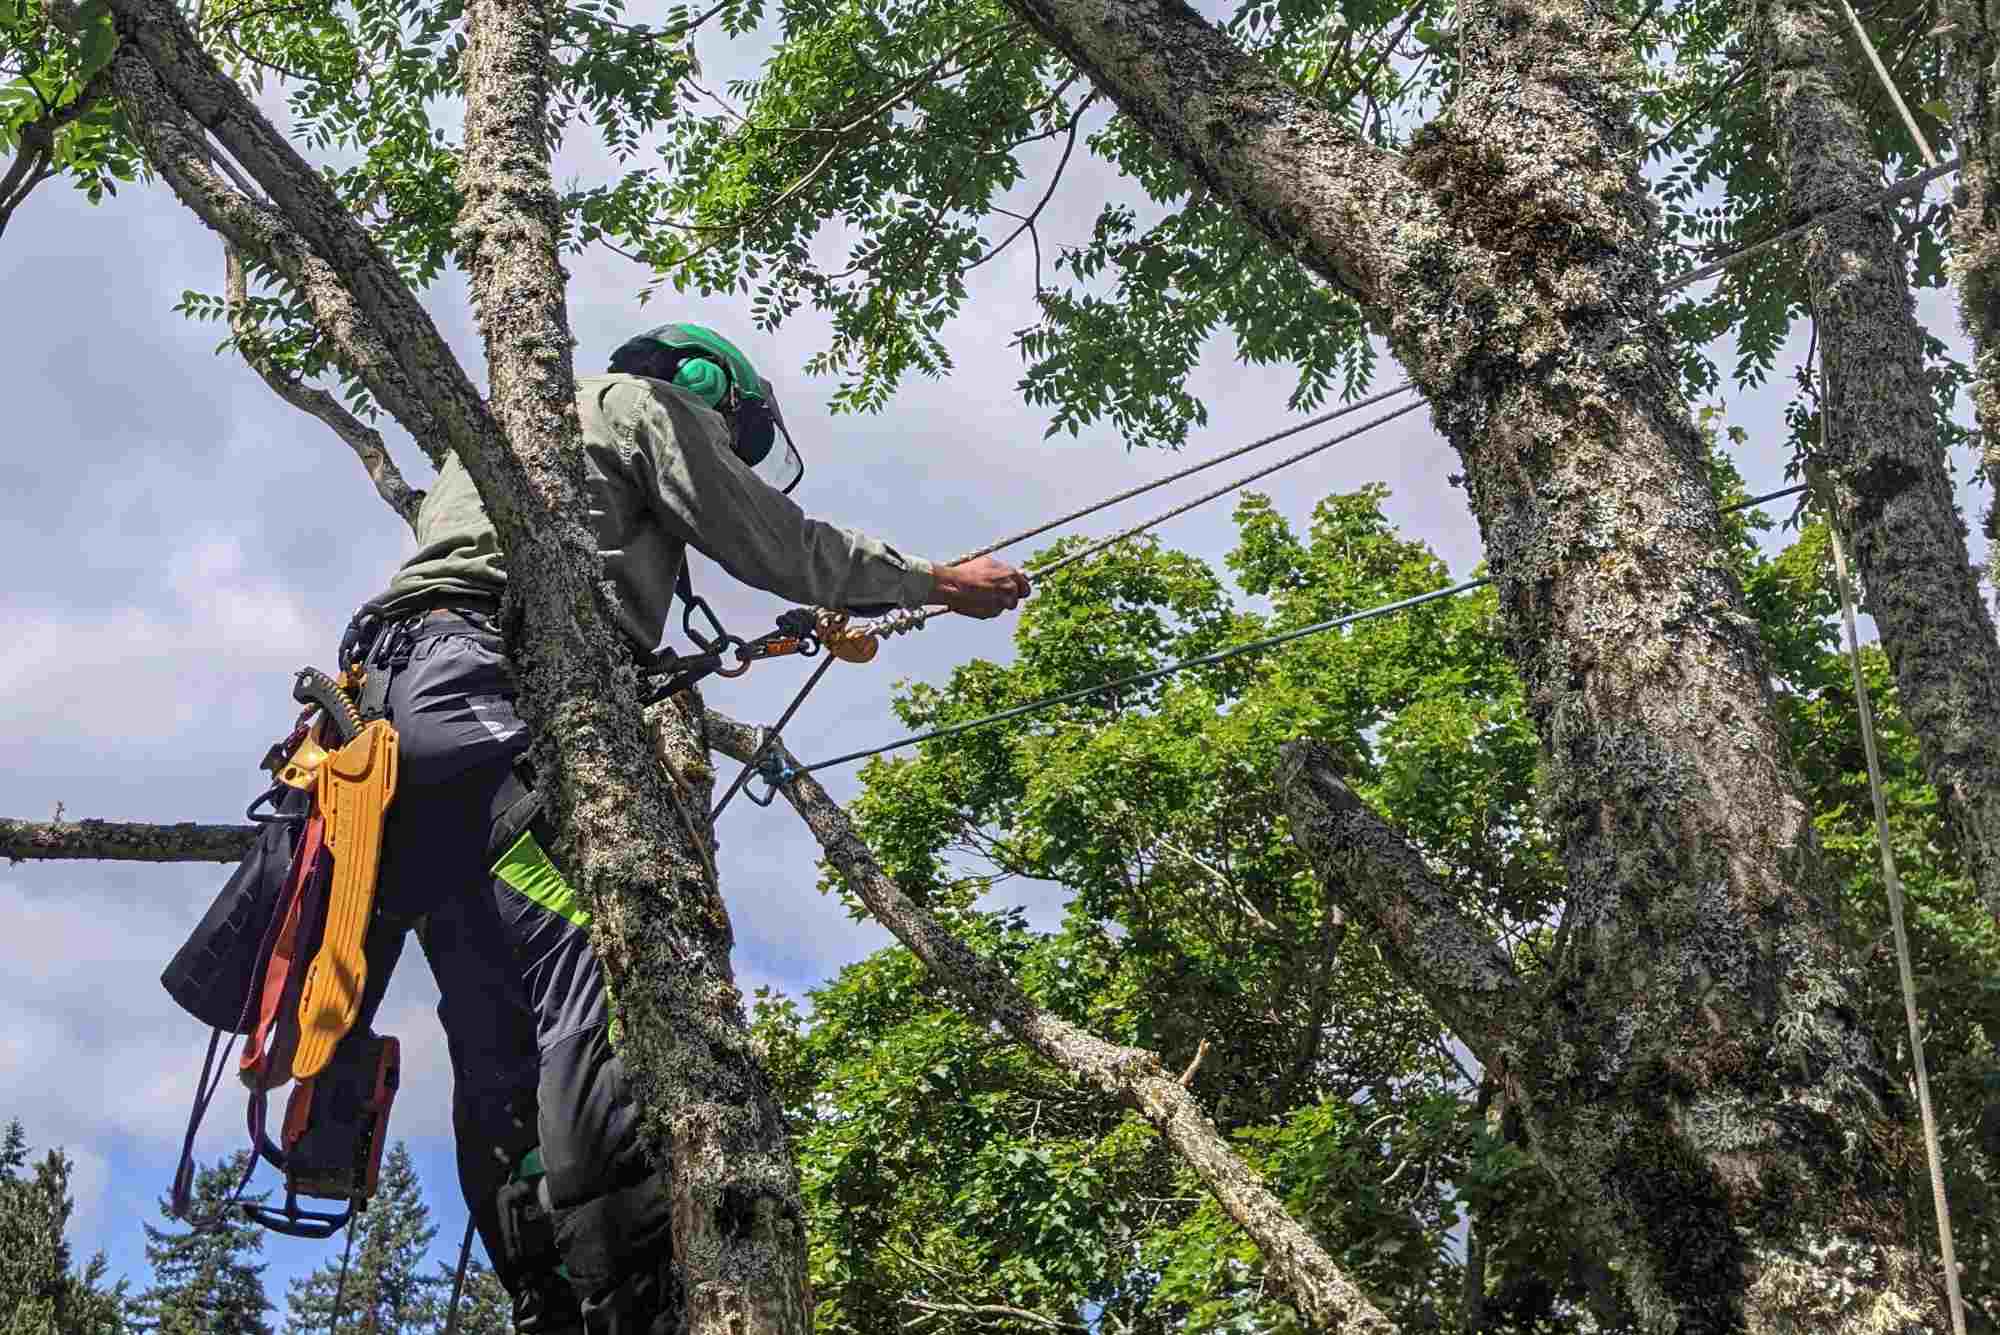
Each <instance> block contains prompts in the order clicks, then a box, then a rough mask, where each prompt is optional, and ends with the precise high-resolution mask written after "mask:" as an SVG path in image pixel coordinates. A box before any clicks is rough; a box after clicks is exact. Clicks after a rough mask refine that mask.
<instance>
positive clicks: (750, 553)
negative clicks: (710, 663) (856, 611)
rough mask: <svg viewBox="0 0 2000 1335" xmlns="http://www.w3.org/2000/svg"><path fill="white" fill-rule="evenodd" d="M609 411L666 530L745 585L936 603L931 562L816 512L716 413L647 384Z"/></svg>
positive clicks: (842, 600) (615, 397)
mask: <svg viewBox="0 0 2000 1335" xmlns="http://www.w3.org/2000/svg"><path fill="white" fill-rule="evenodd" d="M604 408H605V410H606V414H607V416H609V417H610V418H611V419H612V421H611V426H612V429H613V430H614V431H615V432H616V434H617V435H618V436H619V438H620V440H621V442H626V443H628V446H629V448H630V450H631V457H630V464H631V467H632V469H633V473H634V477H633V480H634V482H635V483H637V484H638V485H639V486H640V487H641V488H642V490H644V492H645V493H646V497H647V501H648V503H649V504H650V505H651V506H652V507H653V510H654V512H655V514H656V515H657V516H658V518H659V520H660V523H661V526H662V527H664V528H665V529H666V530H667V531H668V532H670V533H672V534H674V535H675V536H676V537H678V538H680V540H681V541H683V542H685V543H687V544H688V545H689V546H691V547H693V548H694V549H695V550H696V551H698V552H700V553H701V554H702V555H704V556H706V557H708V558H709V559H710V560H712V561H714V562H715V563H716V564H717V565H719V566H721V567H722V568H723V569H724V570H727V571H728V572H729V573H730V574H731V575H732V576H734V577H735V578H736V579H738V580H741V581H742V582H743V583H745V584H749V585H751V586H753V587H755V588H759V589H763V590H765V591H766V592H768V593H774V594H777V595H778V596H779V597H780V598H787V599H790V600H791V601H793V602H798V603H806V604H809V605H813V606H818V607H832V608H848V607H856V606H865V605H867V604H871V603H872V604H878V605H879V604H882V603H893V604H895V605H897V606H899V607H918V606H921V605H923V603H924V602H925V601H926V600H928V599H929V598H930V596H931V591H932V588H933V587H934V583H933V580H932V575H931V572H932V565H931V563H930V562H929V561H926V560H925V559H923V558H922V557H919V556H906V555H904V554H903V553H902V552H900V551H898V550H897V549H896V548H894V547H892V546H890V545H889V544H888V543H886V542H883V541H882V540H881V539H879V538H872V537H869V536H867V535H866V534H862V533H858V532H856V531H854V530H853V529H845V528H837V527H835V526H834V525H832V524H829V523H826V522H824V521H822V520H818V519H814V518H811V517H810V516H808V515H807V514H806V512H805V511H804V510H802V509H800V508H799V506H798V504H797V503H796V502H794V501H793V500H792V499H791V498H790V497H788V496H786V495H784V494H783V493H782V492H780V491H779V490H778V489H777V488H775V487H773V486H771V485H770V484H769V483H767V482H765V481H764V480H763V479H762V478H760V477H758V476H757V474H756V473H755V472H753V471H752V470H751V469H750V467H749V466H748V465H747V464H745V463H744V462H743V461H742V460H741V459H738V458H737V457H736V454H735V452H734V451H733V450H731V449H730V448H729V440H728V436H727V426H726V425H725V424H724V422H723V420H722V418H721V417H720V416H718V415H717V414H716V413H714V412H713V411H711V410H709V409H708V408H706V407H703V406H702V405H700V404H697V403H695V402H693V401H692V400H689V399H684V398H683V397H682V396H681V395H680V394H679V393H677V392H676V391H675V390H673V389H671V388H668V387H665V386H660V387H657V388H655V387H654V386H653V385H652V384H651V382H648V381H644V380H639V379H637V378H634V379H633V380H631V381H629V382H626V383H622V384H619V385H617V386H615V387H614V388H613V389H612V390H611V392H610V393H609V394H608V395H607V396H606V399H605V401H604Z"/></svg>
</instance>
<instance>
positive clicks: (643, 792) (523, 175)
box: [114, 0, 810, 1335]
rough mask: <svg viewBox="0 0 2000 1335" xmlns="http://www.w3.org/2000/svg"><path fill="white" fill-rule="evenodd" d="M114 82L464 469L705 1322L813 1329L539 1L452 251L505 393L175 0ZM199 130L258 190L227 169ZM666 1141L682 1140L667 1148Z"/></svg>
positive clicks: (471, 83) (790, 1184)
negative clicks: (670, 733)
mask: <svg viewBox="0 0 2000 1335" xmlns="http://www.w3.org/2000/svg"><path fill="white" fill-rule="evenodd" d="M114 12H115V13H116V15H117V19H118V24H119V31H120V35H121V38H122V39H123V40H122V42H121V48H120V51H119V53H118V55H117V57H116V63H115V67H114V69H115V78H116V81H117V86H118V90H119V93H120V96H121V97H123V98H125V99H126V103H127V110H128V112H129V113H130V116H131V119H132V121H133V122H134V124H135V126H136V127H138V129H139V133H140V135H141V139H142V143H143V145H144V147H145V148H146V150H147V153H148V156H149V159H150V160H152V162H153V163H154V165H155V167H156V168H157V169H158V170H159V171H160V172H161V174H162V176H163V177H165V179H166V180H167V181H168V182H169V184H170V185H171V186H172V187H173V188H174V189H175V191H176V192H177V193H178V194H180V196H181V197H182V199H183V200H184V201H185V202H186V203H188V204H189V206H190V207H191V208H193V209H194V210H195V211H196V212H197V213H198V214H200V215H201V216H202V217H203V218H204V219H205V220H206V221H208V222H209V223H210V225H211V226H213V227H215V228H216V230H217V231H219V232H221V233H222V234H223V236H224V237H225V238H226V239H228V240H229V241H230V242H232V243H234V244H235V245H237V246H239V247H240V248H242V249H243V251H244V253H245V254H247V255H254V256H255V257H257V258H258V259H259V260H260V261H262V262H264V263H266V264H268V265H270V267H272V268H273V269H274V270H275V271H276V272H278V273H280V274H281V275H283V276H284V277H285V279H286V280H287V281H288V282H289V283H291V284H292V285H293V287H294V289H295V290H296V291H297V292H298V293H299V294H300V295H301V296H303V297H304V298H305V299H306V300H307V301H308V302H309V303H310V304H311V305H312V308H313V312H314V316H315V319H316V321H317V322H318V324H319V326H320V328H321V329H322V330H323V331H324V332H325V333H326V334H327V336H328V337H329V339H330V340H331V341H332V343H333V346H334V347H335V349H336V350H337V352H338V354H339V356H340V358H341V360H342V363H343V365H345V366H346V367H347V368H348V369H349V370H350V371H352V372H354V373H355V374H356V375H357V376H359V377H360V378H361V379H362V380H363V382H364V383H365V384H367V385H368V387H369V389H370V391H371V392H373V393H374V395H375V396H376V398H377V400H378V401H380V402H381V403H382V404H383V405H384V406H385V407H387V408H388V409H389V410H390V411H391V412H392V413H394V414H395V415H396V416H397V417H398V419H399V420H401V421H402V422H403V424H404V425H405V426H406V427H408V428H409V429H410V431H411V433H412V434H413V435H414V436H416V438H417V439H418V441H419V442H420V443H422V444H424V446H425V448H426V449H428V450H431V451H432V452H433V458H434V459H435V460H437V461H438V462H440V463H441V462H442V461H443V457H444V454H443V451H444V448H445V447H446V446H447V445H449V447H450V448H451V449H453V450H455V451H456V452H457V453H458V455H459V457H460V458H461V459H462V460H463V461H464V463H465V466H466V468H467V470H468V472H469V473H470V474H471V475H472V478H473V481H474V483H475V485H476V486H477V487H478V489H479V493H480V496H481V499H482V500H483V501H484V502H485V504H486V507H487V510H488V511H489V513H491V514H492V516H493V519H494V523H495V525H496V527H497V528H498V529H499V531H500V536H501V541H502V544H503V546H504V548H505V550H506V552H507V554H508V570H509V576H510V597H511V598H512V600H513V609H514V611H515V612H516V613H518V629H519V633H518V634H517V635H516V636H515V637H514V640H515V644H514V649H515V658H516V666H517V668H518V670H519V678H520V684H521V707H522V713H523V715H524V717H526V719H527V720H528V721H529V723H530V725H531V726H532V727H533V728H534V729H535V732H536V736H537V746H536V759H537V762H538V767H539V770H540V772H541V773H542V774H544V775H545V776H547V779H546V782H547V783H548V784H549V795H550V798H551V800H552V805H553V807H554V810H555V814H556V817H557V821H558V824H559V825H560V826H561V827H562V828H563V830H564V831H565V838H564V841H563V847H562V848H561V849H560V850H559V856H561V857H562V858H563V859H564V861H565V865H566V866H567V868H568V869H569V873H570V875H571V877H572V878H573V880H574V881H575V882H576V885H577V888H578V890H579V891H580V893H581V894H582V895H583V896H584V897H585V899H586V902H588V903H589V904H590V906H591V908H592V911H593V914H594V926H593V931H594V933H595V938H596V944H597V947H598V950H599V953H600V957H601V958H602V959H603V960H604V961H605V966H606V970H607V974H608V976H609V980H610V984H611V987H612V990H613V993H614V995H615V996H616V997H617V999H618V1003H619V1016H620V1020H621V1034H620V1040H621V1051H622V1053H623V1055H624V1057H625V1059H626V1062H627V1064H628V1066H629V1068H630V1069H631V1071H632V1073H633V1077H634V1080H635V1083H636V1085H637V1086H638V1090H637V1092H638V1096H639V1099H640V1101H641V1103H642V1104H643V1105H644V1106H645V1107H646V1109H647V1120H646V1123H645V1125H646V1130H647V1134H648V1136H649V1138H650V1143H651V1146H652V1148H653V1150H654V1152H655V1153H656V1154H658V1155H659V1156H661V1158H662V1161H663V1162H667V1163H670V1165H671V1167H672V1171H673V1175H674V1189H675V1191H676V1194H677V1199H678V1201H679V1202H680V1204H681V1206H682V1208H683V1209H684V1210H686V1211H688V1212H690V1213H691V1214H693V1215H697V1216H700V1217H701V1219H702V1220H703V1221H705V1223H704V1226H703V1227H696V1228H691V1229H690V1231H689V1240H688V1242H687V1244H686V1245H683V1246H682V1247H681V1248H680V1250H679V1254H678V1255H677V1258H676V1263H677V1265H678V1267H679V1268H680V1271H681V1277H682V1280H683V1294H684V1297H685V1300H686V1304H687V1311H686V1328H687V1329H688V1330H690V1331H692V1332H711V1331H723V1330H727V1331H730V1332H732V1335H736V1333H737V1332H741V1335H763V1333H765V1332H772V1333H776V1332H784V1333H785V1335H792V1333H793V1332H803V1331H804V1330H806V1329H807V1327H808V1323H809V1312H810V1299H809V1295H808V1294H807V1292H806V1285H805V1270H804V1239H803V1236H802V1232H801V1227H802V1223H801V1221H802V1218H803V1210H802V1208H801V1204H800V1201H799V1197H798V1187H797V1181H796V1174H795V1172H794V1170H793V1168H792V1165H791V1162H790V1158H789V1154H788V1151H787V1148H786V1146H785V1143H784V1132H783V1125H782V1122H781V1120H780V1119H779V1116H778V1113H777V1110H776V1105H775V1103H774V1102H773V1100H772V1098H771V1095H770V1090H769V1087H768V1082H767V1081H766V1079H765V1078H764V1076H763V1074H762V1072H761V1070H760V1069H759V1068H758V1066H757V1064H756V1061H755V1054H754V1052H753V1050H752V1045H751V1041H750V1037H749V1030H748V1025H747V1022H746V1019H745V1016H744V1011H743V1004H742V997H741V995H740V993H739V992H738V991H737V989H736V987H735V983H734V980H733V978H732V977H731V973H730V967H729V961H728V947H729V929H728V920H727V918H726V917H725V916H723V915H722V913H721V906H720V902H719V900H717V899H716V897H715V896H714V893H713V888H712V883H710V882H709V881H707V880H706V878H705V877H704V874H703V870H702V868H703V865H704V862H705V859H704V858H703V857H702V856H701V854H700V853H699V851H698V849H697V847H696V845H695V843H694V841H693V840H692V839H691V838H690V837H689V836H688V834H687V833H686V830H685V827H684V826H683V825H682V824H680V823H679V822H678V820H677V818H676V815H675V812H674V805H673V801H672V798H671V797H670V795H669V789H668V781H667V778H666V776H665V775H664V774H662V773H661V772H660V771H659V769H658V767H657V765H656V764H654V763H653V757H652V753H651V750H650V748H649V746H648V744H647V742H646V739H645V736H644V733H643V728H642V721H641V718H640V711H639V707H638V696H637V674H636V671H635V666H634V664H633V661H632V658H631V656H630V654H629V653H628V652H627V651H626V650H625V649H624V647H623V644H622V641H621V640H620V639H619V637H618V635H617V633H616V631H615V630H614V629H613V628H612V627H611V625H610V623H609V621H608V620H607V618H606V616H605V614H604V604H603V600H602V571H601V565H600V563H599V561H598V559H597V555H596V550H595V543H594V541H593V539H592V537H591V534H590V532H589V530H588V528H587V526H586V523H585V516H586V513H587V510H586V507H585V502H584V494H583V486H582V472H581V465H580V461H579V455H578V452H577V434H576V421H575V416H574V406H573V397H572V396H573V385H572V378H571V370H570V354H571V341H570V338H569V332H568V327H567V317H566V313H565V309H564V305H563V291H562V282H563V274H562V271H561V269H560V267H559V266H558V264H557V262H556V252H555V238H556V227H555V219H556V214H555V207H556V206H555V198H554V193H553V188H552V186H551V184H550V181H549V167H548V156H549V151H548V144H547V143H546V141H545V139H544V137H543V136H544V134H545V133H546V131H545V124H546V121H545V113H546V92H547V90H546V84H545V80H546V62H547V56H548V34H549V26H550V21H551V20H550V14H549V12H548V10H547V9H546V7H545V6H543V5H540V4H537V3H525V4H524V3H500V4H480V5H474V6H471V7H469V8H468V12H467V20H468V29H469V44H468V47H467V52H466V56H465V66H464V69H465V78H466V93H467V116H466V152H465V157H464V160H463V167H462V171H463V180H462V185H463V186H464V188H465V194H466V199H467V203H466V208H465V212H464V214H463V216H462V218H461V234H460V238H459V240H460V244H461V249H462V253H463V255H464V257H465V260H466V264H467V268H468V270H469V271H470V273H471V275H472V280H473V293H474V300H475V302H476V303H477V306H478V314H479V317H480V322H481V328H482V333H483V334H484V335H485V337H486V340H487V346H488V352H489V360H490V371H491V380H492V386H493V409H492V411H489V410H488V407H487V404H486V402H485V401H484V400H483V399H482V398H481V396H480V395H479V394H478V392H477V391H476V390H475V389H474V388H473V386H472V384H471V382H470V380H469V379H468V378H467V377H466V375H465V373H464V370H463V369H462V368H461V367H460V366H459V364H458V362H457V361H456V359H455V358H454V357H453V355H452V353H451V351H450V349H449V347H448V346H447V345H446V344H445V343H444V341H443V339H442V338H441V337H440V336H439V335H438V332H437V330H436V328H435V326H434V325H433V324H432V323H431V321H430V319H429V317H428V316H427V315H426V314H425V312H424V311H423V309H422V307H421V306H419V305H418V304H417V302H416V301H415V299H414V297H413V296H412V295H411V294H410V292H409V290H408V289H407V287H405V286H404V285H403V284H402V282H401V280H400V278H399V277H398V276H397V274H396V272H395V270H394V268H393V266H391V265H390V264H389V263H388V262H387V260H386V259H385V258H384V257H383V255H382V254H381V252H380V250H379V249H378V248H377V247H376V246H375V245H374V243H373V241H372V240H371V238H370V237H369V236H368V234H367V233H366V231H365V230H364V229H362V228H361V227H360V226H359V225H358V224H357V223H356V221H355V220H354V219H353V218H352V217H351V216H349V215H348V214H347V213H346V211H345V210H344V209H342V208H341V206H340V204H339V201H338V200H337V199H336V198H335V197H334V196H333V194H332V193H331V190H330V189H329V188H328V187H327V185H326V183H325V182H324V181H323V180H322V179H321V178H320V177H319V175H318V174H317V173H316V172H314V171H313V169H312V168H311V167H310V165H309V164H307V163H305V162H304V161H303V160H302V159H301V158H299V156H298V155H297V154H296V153H295V152H294V151H293V150H292V148H291V146H290V145H289V144H288V143H287V142H286V141H285V140H284V139H283V137H282V136H280V135H279V134H278V133H277V132H276V131H275V130H274V129H273V128H272V127H271V126H270V124H269V123H268V122H267V121H266V120H265V119H264V118H263V116H262V115H261V114H260V113H259V112H258V111H257V110H256V108H255V107H254V106H253V105H251V104H250V103H249V101H248V100H247V99H246V98H245V97H244V96H243V93H242V91H241V89H239V88H237V87H236V86H235V85H234V84H233V83H232V82H231V81H230V80H229V79H227V78H226V77H224V76H223V75H222V73H221V72H220V70H219V69H217V68H216V66H215V64H214V62H213V61H212V60H211V59H210V58H209V57H208V56H207V54H206V53H205V52H204V51H203V50H202V49H201V47H200V45H199V44H198V42H197V41H196V40H195V38H194V35H193V33H192V32H191V31H189V29H188V28H187V25H186V23H185V22H184V21H183V20H182V18H181V17H180V15H179V14H178V13H176V12H175V11H174V9H173V8H172V7H171V6H170V5H168V4H166V3H164V0H117V3H116V5H115V7H114ZM197 126H201V127H206V128H207V129H208V131H210V132H212V133H213V134H214V135H215V136H216V138H217V139H218V140H219V141H220V142H221V143H222V144H223V146H224V147H225V148H227V150H228V151H229V152H230V154H231V155H232V156H234V157H235V159H236V160H237V161H238V162H239V163H240V164H241V165H242V166H243V168H244V170H245V171H246V172H248V173H249V175H250V176H251V177H252V178H254V179H255V181H256V182H257V184H258V186H259V187H261V188H262V189H263V190H264V191H265V192H266V194H267V195H268V196H269V199H268V200H256V199H251V198H249V197H247V196H245V195H244V194H242V193H241V192H239V191H237V190H235V189H234V188H232V187H231V186H230V185H229V184H228V182H227V181H225V180H224V179H223V178H222V176H221V175H220V174H219V173H218V172H217V171H216V170H215V168H214V166H213V164H212V162H211V160H210V157H209V149H208V146H207V144H206V142H205V141H204V140H203V138H202V136H201V132H200V130H199V129H198V128H197ZM669 1156H671V1157H669Z"/></svg>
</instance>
